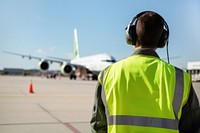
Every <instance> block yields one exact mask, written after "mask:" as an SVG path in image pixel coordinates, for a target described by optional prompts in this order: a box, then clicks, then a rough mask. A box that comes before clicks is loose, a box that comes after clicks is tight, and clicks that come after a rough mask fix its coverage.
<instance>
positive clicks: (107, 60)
mask: <svg viewBox="0 0 200 133" xmlns="http://www.w3.org/2000/svg"><path fill="white" fill-rule="evenodd" d="M4 53H8V54H12V55H18V56H22V58H29V59H37V60H39V62H38V67H39V70H40V71H41V72H47V71H48V69H49V64H51V63H53V62H54V63H59V64H60V66H61V73H62V74H63V75H70V79H73V78H74V79H76V77H77V76H82V77H85V78H92V79H93V80H96V79H97V76H98V74H99V72H100V71H101V70H103V69H104V68H106V67H108V66H109V65H111V64H113V63H115V62H116V60H115V58H114V57H113V56H110V55H108V54H95V55H91V56H85V57H80V55H79V48H78V35H77V30H76V29H74V59H71V60H68V59H63V58H57V57H48V58H46V59H44V58H41V57H36V56H31V55H24V54H19V53H14V52H8V51H4Z"/></svg>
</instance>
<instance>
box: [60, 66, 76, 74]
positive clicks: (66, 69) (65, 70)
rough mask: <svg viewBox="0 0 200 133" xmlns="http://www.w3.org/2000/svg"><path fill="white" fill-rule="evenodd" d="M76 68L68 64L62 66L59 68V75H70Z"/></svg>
mask: <svg viewBox="0 0 200 133" xmlns="http://www.w3.org/2000/svg"><path fill="white" fill-rule="evenodd" d="M75 70H76V68H75V67H74V66H73V65H70V64H63V65H62V66H61V73H62V74H63V75H68V74H72V73H73V72H75Z"/></svg>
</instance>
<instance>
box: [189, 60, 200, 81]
mask: <svg viewBox="0 0 200 133" xmlns="http://www.w3.org/2000/svg"><path fill="white" fill-rule="evenodd" d="M187 72H188V73H190V74H191V76H192V81H193V82H197V81H200V61H193V62H188V63H187Z"/></svg>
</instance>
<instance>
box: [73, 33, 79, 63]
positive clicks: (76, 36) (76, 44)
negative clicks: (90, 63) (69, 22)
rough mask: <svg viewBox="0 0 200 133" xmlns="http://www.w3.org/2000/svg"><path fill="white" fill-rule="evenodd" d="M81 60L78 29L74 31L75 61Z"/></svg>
mask: <svg viewBox="0 0 200 133" xmlns="http://www.w3.org/2000/svg"><path fill="white" fill-rule="evenodd" d="M78 58H80V55H79V48H78V34H77V29H74V59H78Z"/></svg>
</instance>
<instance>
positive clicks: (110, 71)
mask: <svg viewBox="0 0 200 133" xmlns="http://www.w3.org/2000/svg"><path fill="white" fill-rule="evenodd" d="M140 51H147V50H146V49H142V50H140ZM149 52H150V51H149ZM151 52H153V51H151ZM184 76H185V79H186V81H187V82H185V84H187V87H185V93H184V96H183V99H182V97H179V98H180V99H181V101H183V102H182V103H179V104H180V105H179V106H181V107H182V106H184V104H185V103H186V100H187V99H188V95H187V94H188V91H189V89H187V88H189V87H190V86H189V85H190V76H189V74H186V73H184ZM165 77H168V78H165ZM176 77H177V75H176V68H174V67H173V66H172V65H170V64H168V63H166V62H164V61H162V60H160V59H159V58H157V57H154V56H152V55H140V54H138V55H137V54H136V55H132V56H131V57H129V58H127V59H125V60H122V61H120V62H117V63H116V64H114V65H111V66H110V67H108V68H107V69H106V71H105V72H104V80H103V81H102V83H103V86H104V93H105V96H106V102H107V107H108V110H109V115H110V116H111V117H110V118H109V119H108V121H107V122H108V123H110V121H111V123H112V122H114V121H115V120H116V119H118V120H117V121H118V124H120V125H121V124H124V125H137V127H135V126H115V127H113V126H112V125H115V124H117V123H112V124H111V123H110V126H108V131H110V132H116V133H118V132H119V133H121V132H131V131H135V132H136V133H138V132H146V133H148V132H154V133H155V132H158V133H160V132H162V133H164V132H166V133H171V132H172V133H175V132H176V131H175V129H177V130H178V121H175V120H176V115H177V117H178V118H177V119H180V113H181V110H179V111H178V112H177V114H175V112H174V110H175V109H174V107H173V103H174V101H173V97H175V96H177V95H178V96H179V94H175V93H174V92H175V89H176V87H175V85H176V82H175V81H176ZM178 89H179V88H178ZM183 89H184V88H181V90H183ZM182 93H183V92H182ZM175 100H178V99H175ZM113 103H115V104H113ZM178 113H179V116H178ZM119 116H120V117H119ZM135 119H136V120H138V121H139V122H136V121H134V120H135ZM124 120H125V121H124ZM141 121H145V122H142V123H141ZM149 121H151V122H152V121H154V122H153V123H149ZM159 122H162V123H159Z"/></svg>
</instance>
